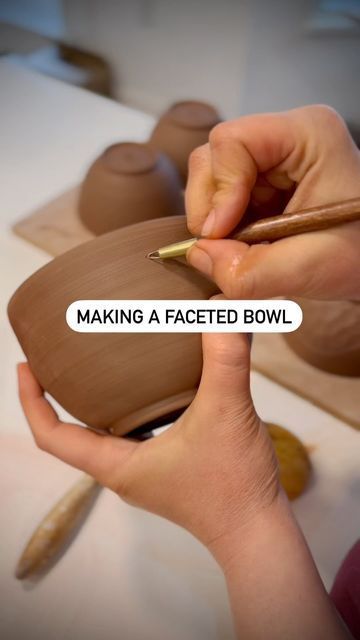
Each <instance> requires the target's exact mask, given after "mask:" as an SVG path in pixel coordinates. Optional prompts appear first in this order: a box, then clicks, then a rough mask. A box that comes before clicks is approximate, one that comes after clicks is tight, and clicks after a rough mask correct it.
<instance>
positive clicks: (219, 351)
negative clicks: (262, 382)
mask: <svg viewBox="0 0 360 640" xmlns="http://www.w3.org/2000/svg"><path fill="white" fill-rule="evenodd" d="M202 345H203V372H202V376H201V382H200V386H199V391H198V394H197V399H198V401H200V402H204V403H205V406H206V410H207V412H208V411H209V410H210V411H216V413H221V415H222V416H223V415H225V414H226V415H229V413H230V414H231V413H232V410H233V411H234V413H235V414H236V415H237V416H238V415H239V412H242V410H244V411H245V410H249V408H250V409H251V410H252V411H253V406H252V400H251V395H250V341H249V337H248V336H247V335H246V334H239V333H211V334H210V333H204V334H203V336H202Z"/></svg>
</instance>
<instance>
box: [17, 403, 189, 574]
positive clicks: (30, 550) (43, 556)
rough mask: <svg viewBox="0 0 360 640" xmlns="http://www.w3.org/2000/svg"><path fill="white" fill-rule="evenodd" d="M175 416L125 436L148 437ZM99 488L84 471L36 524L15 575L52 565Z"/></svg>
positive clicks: (83, 518) (39, 570)
mask: <svg viewBox="0 0 360 640" xmlns="http://www.w3.org/2000/svg"><path fill="white" fill-rule="evenodd" d="M180 413H181V412H180ZM177 417H178V416H177V413H176V412H174V414H173V415H171V416H166V417H164V418H159V419H157V420H154V421H153V422H152V423H147V424H145V425H143V426H142V427H139V428H138V429H135V430H134V431H132V432H131V433H129V434H128V436H127V437H129V438H132V439H134V440H138V441H142V440H148V439H149V438H151V437H152V436H153V434H152V430H153V429H156V428H158V427H161V426H164V425H165V424H168V423H169V422H170V421H172V420H175V419H176V418H177ZM100 490H101V486H100V485H99V484H98V483H97V482H96V480H95V479H94V478H92V477H91V476H89V475H88V474H86V473H84V474H83V475H82V476H81V478H80V480H78V481H77V482H76V483H75V485H74V486H73V487H71V489H69V490H68V491H67V492H66V493H65V495H64V496H63V497H62V498H60V500H59V501H58V502H57V503H56V504H55V506H54V507H53V508H52V509H51V510H50V511H49V512H48V513H47V515H46V516H45V517H44V518H43V520H42V521H41V522H40V524H39V525H38V526H37V527H36V529H35V531H34V533H33V534H32V536H31V538H30V540H29V541H28V543H27V545H26V546H25V548H24V550H23V552H22V554H21V556H20V559H19V561H18V563H17V565H16V569H15V576H16V578H18V579H19V580H24V579H26V578H31V577H33V576H40V575H42V574H44V573H45V572H46V571H47V570H48V569H50V568H51V567H52V566H53V565H54V564H55V562H56V561H57V559H59V558H60V556H61V554H62V552H64V551H65V550H66V549H67V546H68V545H69V543H70V542H71V541H72V540H73V538H74V537H75V535H76V533H77V531H78V529H79V527H80V525H82V524H83V522H84V520H85V518H86V516H87V515H88V513H89V512H90V509H91V507H92V505H93V504H94V501H95V498H96V497H97V494H98V493H99V491H100Z"/></svg>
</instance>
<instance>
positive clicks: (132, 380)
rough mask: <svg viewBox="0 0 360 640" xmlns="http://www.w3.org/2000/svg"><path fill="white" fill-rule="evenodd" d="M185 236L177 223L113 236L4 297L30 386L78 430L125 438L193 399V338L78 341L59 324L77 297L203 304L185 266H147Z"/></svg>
mask: <svg viewBox="0 0 360 640" xmlns="http://www.w3.org/2000/svg"><path fill="white" fill-rule="evenodd" d="M188 237H189V232H188V231H187V228H186V223H185V218H184V217H182V216H178V217H170V218H162V219H159V220H151V221H147V222H143V223H139V224H137V225H133V226H131V227H127V228H125V229H120V230H117V231H114V232H112V233H109V234H106V235H104V236H101V237H99V238H95V240H91V241H90V242H87V243H85V244H84V245H82V246H80V247H78V248H75V249H72V250H71V251H69V252H67V253H66V254H64V255H62V256H59V257H58V258H55V259H54V260H53V261H52V262H50V263H49V264H48V265H46V266H45V267H43V268H42V269H40V270H39V271H37V272H36V273H35V274H34V275H33V276H31V277H30V278H29V279H28V280H26V281H25V282H24V283H23V284H22V285H21V287H20V288H19V289H18V290H17V291H16V292H15V294H14V296H13V297H12V299H11V301H10V303H9V309H8V312H9V318H10V322H11V324H12V327H13V329H14V331H15V333H16V335H17V337H18V339H19V342H20V344H21V346H22V348H23V350H24V352H25V355H26V357H27V359H28V361H29V363H30V366H31V368H32V370H33V372H34V373H35V375H36V377H37V379H38V380H39V382H40V384H41V385H42V387H43V388H44V389H45V390H46V391H48V392H49V393H50V394H51V395H52V396H53V397H54V398H55V399H56V400H57V401H58V402H59V403H60V404H61V405H62V406H63V407H64V408H65V409H66V410H67V411H68V412H69V413H71V414H72V415H73V416H74V417H75V418H77V419H79V420H81V421H82V422H84V423H85V424H88V425H90V426H93V427H98V428H102V429H107V428H110V429H112V430H113V432H115V433H117V434H123V433H127V432H129V431H130V430H132V429H134V428H136V427H138V426H141V425H143V424H145V423H147V422H148V421H150V420H154V419H157V418H159V417H161V416H164V415H166V414H168V413H169V412H171V411H175V410H177V409H179V408H182V407H185V406H187V405H188V404H189V403H190V401H191V400H192V398H193V396H194V394H195V390H196V387H197V385H198V382H199V379H200V374H201V364H202V357H201V337H200V335H199V334H145V333H144V334H142V333H141V334H135V333H133V334H130V333H129V334H121V333H117V334H116V333H113V334H112V333H107V334H101V333H93V334H90V333H77V332H74V331H72V330H71V329H70V328H69V327H68V325H67V324H66V320H65V313H66V309H67V307H68V305H69V304H71V303H72V302H74V301H75V300H78V299H110V300H112V299H208V298H209V297H210V296H211V295H213V294H214V293H215V292H216V289H215V286H214V285H213V284H212V283H210V282H208V281H207V280H205V279H204V278H203V277H202V276H201V275H199V274H198V273H196V272H195V271H194V270H192V269H191V268H190V267H188V266H186V264H184V263H182V262H181V261H175V260H172V261H168V262H166V263H165V264H163V263H160V262H153V261H151V260H148V259H147V258H146V255H147V253H148V252H150V251H152V250H154V249H156V248H158V247H159V246H161V245H165V244H168V243H171V242H177V241H180V240H182V239H184V238H188Z"/></svg>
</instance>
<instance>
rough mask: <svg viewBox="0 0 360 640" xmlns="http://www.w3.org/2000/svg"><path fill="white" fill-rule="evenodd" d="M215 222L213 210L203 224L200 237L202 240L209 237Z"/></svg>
mask: <svg viewBox="0 0 360 640" xmlns="http://www.w3.org/2000/svg"><path fill="white" fill-rule="evenodd" d="M215 222H216V215H215V210H214V209H212V210H211V211H210V213H209V215H208V217H207V218H206V220H205V222H204V224H203V228H202V229H201V235H202V236H203V237H204V238H206V237H207V236H210V235H211V233H212V231H213V229H214V227H215Z"/></svg>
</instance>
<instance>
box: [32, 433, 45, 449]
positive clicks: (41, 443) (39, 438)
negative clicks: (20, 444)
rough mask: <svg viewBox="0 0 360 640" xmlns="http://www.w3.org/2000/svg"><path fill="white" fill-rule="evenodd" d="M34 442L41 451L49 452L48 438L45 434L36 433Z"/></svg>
mask: <svg viewBox="0 0 360 640" xmlns="http://www.w3.org/2000/svg"><path fill="white" fill-rule="evenodd" d="M34 440H35V444H36V446H37V448H38V449H40V450H41V451H47V450H48V446H47V438H46V437H45V436H44V434H43V433H42V432H41V431H40V432H37V433H34Z"/></svg>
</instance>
